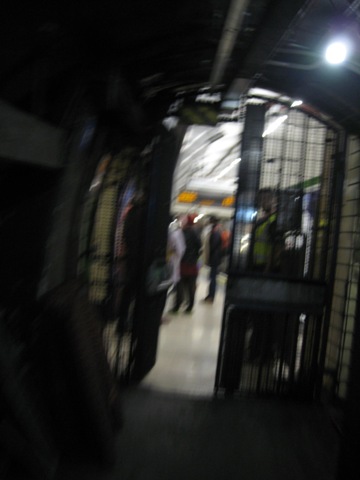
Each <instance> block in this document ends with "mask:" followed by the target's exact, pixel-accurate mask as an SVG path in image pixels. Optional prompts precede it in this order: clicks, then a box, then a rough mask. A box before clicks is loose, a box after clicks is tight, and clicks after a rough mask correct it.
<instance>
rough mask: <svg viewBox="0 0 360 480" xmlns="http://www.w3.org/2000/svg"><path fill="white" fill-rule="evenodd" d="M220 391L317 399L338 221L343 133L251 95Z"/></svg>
mask: <svg viewBox="0 0 360 480" xmlns="http://www.w3.org/2000/svg"><path fill="white" fill-rule="evenodd" d="M247 102H248V105H247V107H246V120H245V127H244V131H243V135H242V142H241V162H240V167H239V179H238V193H237V198H236V209H235V215H234V222H233V236H232V237H233V238H232V247H231V256H230V265H229V271H228V284H227V291H226V299H225V306H224V314H223V321H222V332H221V339H220V347H219V354H218V364H217V372H216V380H215V391H216V392H218V391H223V392H226V393H231V394H234V393H237V394H242V395H289V394H290V395H295V396H296V397H301V398H304V397H306V398H312V397H313V396H314V395H316V389H317V386H318V384H319V378H320V376H321V368H322V365H321V362H322V348H323V345H324V338H325V336H326V332H327V330H326V311H327V307H328V299H329V297H330V292H331V283H332V276H333V272H334V256H335V252H336V231H337V222H338V216H339V202H338V200H339V198H338V193H337V192H339V191H340V189H339V185H340V182H341V175H338V174H337V175H335V169H337V173H339V162H338V161H337V159H338V158H339V155H338V153H339V152H338V150H339V146H338V144H339V134H338V132H337V131H336V130H334V129H332V128H330V127H329V126H327V125H325V124H324V123H322V122H320V121H319V120H317V119H316V118H313V117H311V116H309V115H308V114H307V113H305V112H303V111H299V110H296V109H293V108H291V107H290V106H286V105H283V104H280V103H276V102H268V101H265V100H264V101H261V100H259V99H257V102H256V104H254V103H253V102H251V101H249V99H247Z"/></svg>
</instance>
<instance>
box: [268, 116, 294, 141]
mask: <svg viewBox="0 0 360 480" xmlns="http://www.w3.org/2000/svg"><path fill="white" fill-rule="evenodd" d="M287 118H288V116H287V115H282V116H281V117H278V118H277V119H276V120H275V121H274V122H272V123H271V124H270V125H269V126H268V128H267V129H266V130H265V131H264V133H263V134H262V136H263V137H266V135H269V134H270V133H273V132H274V131H275V130H276V129H277V128H278V127H280V125H281V124H282V123H284V122H285V120H286V119H287Z"/></svg>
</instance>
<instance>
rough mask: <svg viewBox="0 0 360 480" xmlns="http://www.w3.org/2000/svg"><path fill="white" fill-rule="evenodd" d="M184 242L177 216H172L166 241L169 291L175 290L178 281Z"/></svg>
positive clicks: (184, 248) (177, 286)
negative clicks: (171, 284)
mask: <svg viewBox="0 0 360 480" xmlns="http://www.w3.org/2000/svg"><path fill="white" fill-rule="evenodd" d="M185 250H186V244H185V237H184V233H183V231H182V229H181V224H180V221H179V219H178V218H176V217H175V218H174V219H173V220H172V221H171V222H170V224H169V232H168V243H167V252H166V256H167V262H168V263H169V265H170V266H171V271H172V282H173V286H172V288H171V291H170V292H169V293H172V292H175V294H176V295H177V293H176V292H177V291H178V288H179V282H180V262H181V259H182V257H183V255H184V253H185Z"/></svg>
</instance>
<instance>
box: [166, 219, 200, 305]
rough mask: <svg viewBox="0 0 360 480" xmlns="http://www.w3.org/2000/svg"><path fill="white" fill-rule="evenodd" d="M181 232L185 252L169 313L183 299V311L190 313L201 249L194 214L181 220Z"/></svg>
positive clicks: (193, 299) (180, 303)
mask: <svg viewBox="0 0 360 480" xmlns="http://www.w3.org/2000/svg"><path fill="white" fill-rule="evenodd" d="M182 232H183V235H184V239H185V247H186V248H185V252H184V254H183V256H182V259H181V262H180V282H179V283H178V288H177V290H176V300H175V305H174V307H173V308H172V309H171V310H170V312H171V313H176V312H177V311H178V310H179V308H180V307H181V305H182V303H183V302H184V301H186V302H187V306H186V309H185V313H191V311H192V309H193V306H194V301H195V292H196V280H197V276H198V264H197V262H198V258H199V255H200V250H201V240H200V237H199V235H198V233H197V232H196V230H195V229H194V216H193V215H188V216H187V217H185V218H184V220H183V222H182Z"/></svg>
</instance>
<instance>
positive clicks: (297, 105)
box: [290, 100, 303, 108]
mask: <svg viewBox="0 0 360 480" xmlns="http://www.w3.org/2000/svg"><path fill="white" fill-rule="evenodd" d="M302 103H303V102H302V100H294V101H293V103H292V104H291V105H290V108H295V107H300V105H302Z"/></svg>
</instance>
